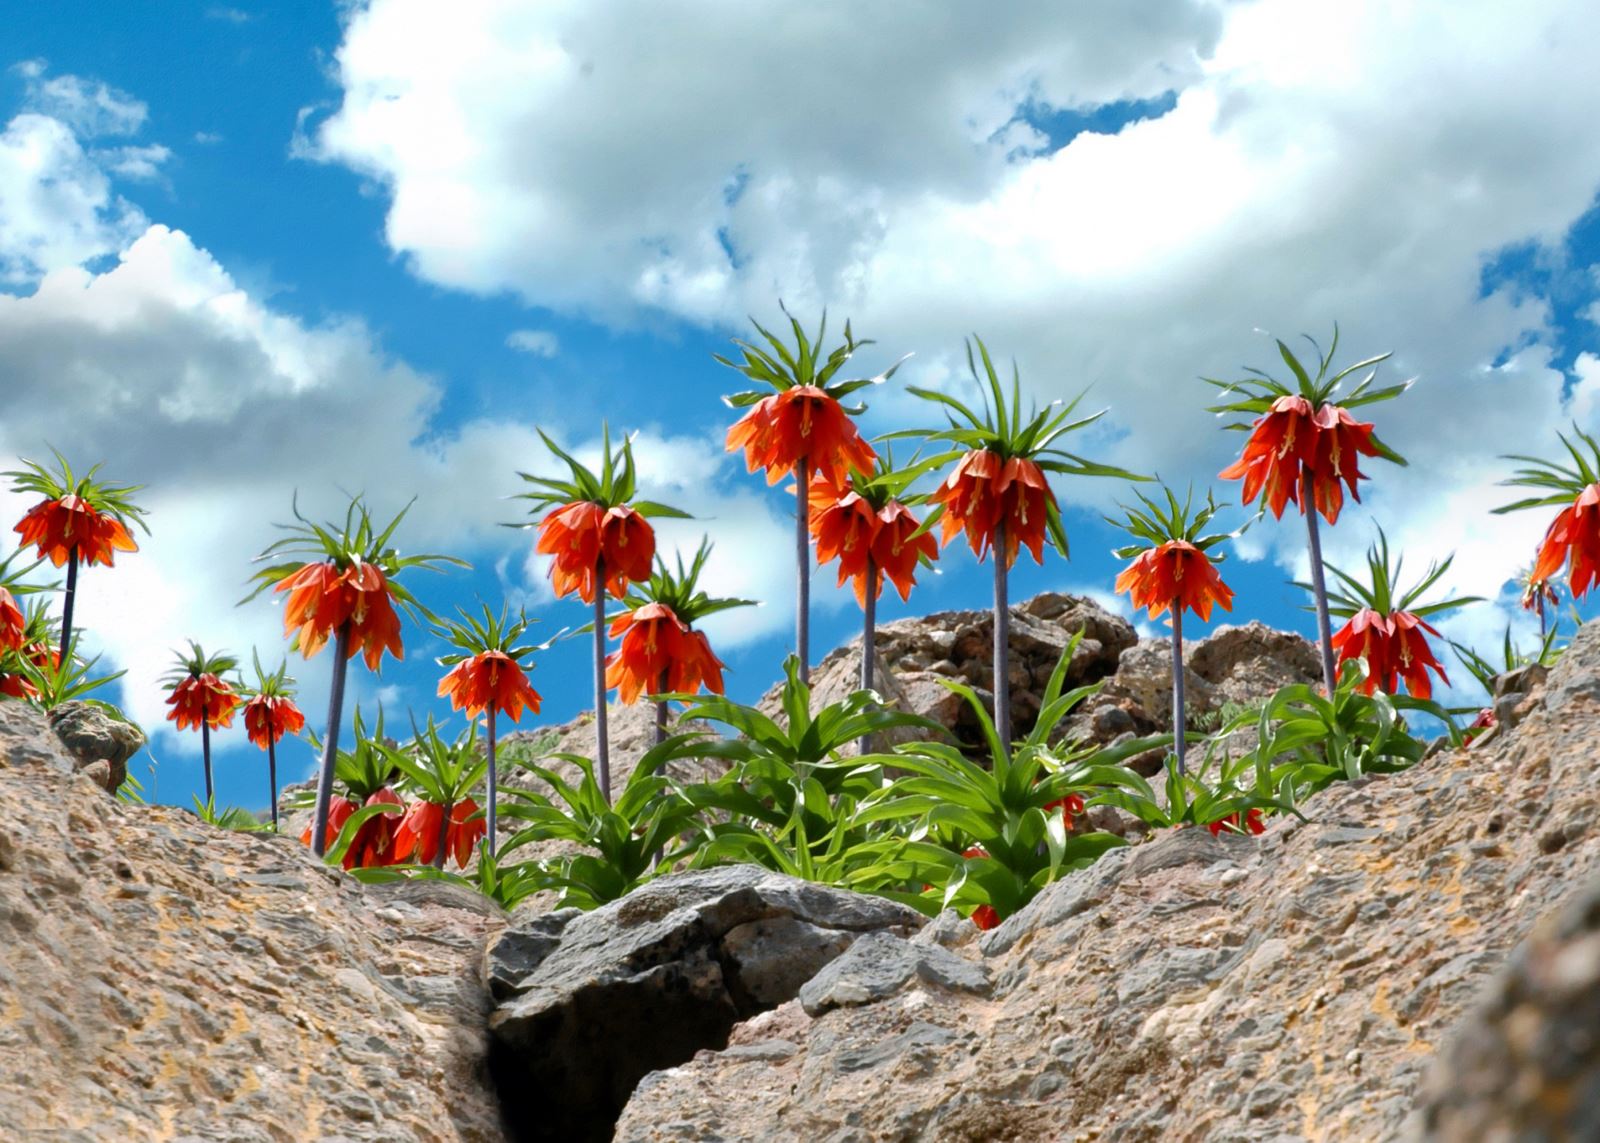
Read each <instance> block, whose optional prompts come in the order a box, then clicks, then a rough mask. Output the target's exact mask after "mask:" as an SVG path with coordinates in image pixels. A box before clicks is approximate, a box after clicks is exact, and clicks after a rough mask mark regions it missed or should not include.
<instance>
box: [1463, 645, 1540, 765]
mask: <svg viewBox="0 0 1600 1143" xmlns="http://www.w3.org/2000/svg"><path fill="white" fill-rule="evenodd" d="M1449 642H1450V649H1451V650H1452V651H1454V652H1455V653H1456V658H1457V659H1458V660H1459V661H1460V663H1461V665H1462V666H1463V667H1465V668H1466V669H1467V673H1468V674H1469V675H1471V676H1472V677H1473V678H1474V679H1476V680H1477V681H1478V685H1479V686H1481V687H1482V688H1483V691H1484V694H1485V695H1487V696H1488V699H1489V705H1487V706H1484V707H1479V708H1476V711H1475V713H1476V717H1475V718H1474V719H1473V721H1472V724H1471V725H1470V726H1468V727H1467V730H1466V739H1467V744H1468V745H1471V744H1472V742H1473V741H1474V740H1475V739H1476V738H1477V737H1478V735H1480V734H1482V733H1483V732H1484V731H1486V730H1488V729H1489V728H1490V727H1491V726H1493V725H1495V714H1494V698H1495V687H1496V685H1497V683H1498V680H1499V679H1500V678H1501V676H1503V675H1509V674H1511V673H1512V672H1513V671H1518V670H1521V669H1522V668H1523V667H1527V666H1532V665H1535V664H1537V665H1538V666H1541V667H1553V666H1555V663H1556V660H1557V659H1559V658H1560V657H1561V648H1559V647H1557V646H1556V632H1555V631H1554V630H1545V631H1541V632H1540V637H1539V646H1538V648H1537V649H1536V650H1534V651H1532V652H1525V651H1523V650H1522V649H1521V648H1520V647H1518V646H1517V645H1516V644H1515V643H1514V642H1512V639H1511V625H1510V624H1509V623H1508V624H1506V632H1505V638H1504V640H1503V641H1502V643H1501V645H1500V655H1499V658H1498V659H1497V660H1491V659H1488V658H1485V657H1484V656H1483V655H1480V654H1479V653H1478V652H1477V651H1475V650H1473V649H1472V648H1471V647H1467V646H1463V645H1462V644H1460V643H1457V642H1456V641H1455V640H1453V639H1452V640H1450V641H1449ZM1450 713H1451V714H1472V713H1474V708H1472V707H1462V708H1452V709H1451V711H1450Z"/></svg>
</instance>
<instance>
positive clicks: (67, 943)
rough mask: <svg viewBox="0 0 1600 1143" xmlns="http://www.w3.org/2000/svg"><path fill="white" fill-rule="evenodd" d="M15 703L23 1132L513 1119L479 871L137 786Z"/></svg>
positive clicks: (199, 1133) (11, 729)
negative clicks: (391, 881)
mask: <svg viewBox="0 0 1600 1143" xmlns="http://www.w3.org/2000/svg"><path fill="white" fill-rule="evenodd" d="M73 769H74V760H73V758H72V757H71V756H70V755H69V754H68V753H67V752H66V751H65V750H63V749H62V748H60V746H59V745H58V744H57V741H56V739H55V738H54V736H53V735H52V734H51V733H50V730H49V728H48V726H47V724H46V723H45V720H44V719H43V718H42V717H41V716H39V715H37V714H35V713H34V712H33V711H32V710H30V709H29V708H27V707H26V706H24V705H23V704H21V703H17V702H0V1124H3V1125H4V1128H3V1130H0V1135H4V1136H5V1137H6V1138H15V1139H46V1138H47V1139H60V1140H63V1141H66V1140H83V1141H86V1143H87V1141H91V1140H101V1139H165V1138H182V1139H194V1140H230V1141H232V1140H248V1141H254V1140H260V1141H264V1143H265V1141H272V1143H277V1141H281V1140H287V1139H345V1140H393V1139H433V1140H495V1139H499V1138H501V1137H502V1136H501V1130H500V1123H499V1114H498V1109H497V1106H496V1103H495V1099H494V1096H493V1093H492V1091H491V1089H490V1087H489V1084H488V1082H487V1068H486V1065H485V1057H486V1051H487V1037H486V1033H485V1027H484V1025H485V1022H486V1019H487V1015H488V998H487V995H486V993H485V991H484V989H483V986H482V982H481V976H480V973H481V966H480V958H481V950H482V948H483V944H484V941H485V940H486V939H487V938H488V937H489V936H490V935H491V934H493V933H495V932H497V931H498V930H499V929H500V928H501V927H502V925H503V924H504V920H503V918H502V916H501V914H500V912H499V910H498V909H497V908H496V907H495V906H493V905H492V904H490V903H488V902H487V901H486V900H485V899H484V898H482V897H481V896H479V895H477V894H476V893H473V892H471V891H468V890H465V889H455V888H452V887H450V886H444V885H439V884H437V883H434V884H429V883H426V882H418V883H415V884H412V885H407V886H403V887H397V888H387V889H379V888H363V887H362V886H361V885H360V884H358V883H357V882H355V881H354V880H352V879H351V878H349V877H346V876H344V875H343V874H341V873H339V872H337V871H334V870H330V869H327V868H326V867H324V866H322V865H320V864H319V863H317V862H316V861H315V860H313V859H312V858H311V857H310V855H309V854H308V853H307V852H306V851H305V850H303V849H302V848H301V847H300V846H298V845H296V844H295V843H294V842H293V841H291V840H290V839H288V838H282V837H271V836H266V835H261V834H245V833H232V832H228V831H224V830H218V829H212V828H210V827H208V826H205V825H203V824H202V823H201V822H199V821H198V820H197V819H196V818H195V817H194V815H193V814H190V813H188V812H187V811H184V810H179V809H176V808H171V807H161V806H154V807H152V806H136V805H126V804H124V803H121V802H118V801H114V800H113V799H111V798H109V797H107V796H106V793H105V791H104V790H103V789H102V788H101V786H100V785H98V784H96V782H95V781H93V780H91V779H90V778H88V777H86V776H84V775H82V774H78V775H74V773H73Z"/></svg>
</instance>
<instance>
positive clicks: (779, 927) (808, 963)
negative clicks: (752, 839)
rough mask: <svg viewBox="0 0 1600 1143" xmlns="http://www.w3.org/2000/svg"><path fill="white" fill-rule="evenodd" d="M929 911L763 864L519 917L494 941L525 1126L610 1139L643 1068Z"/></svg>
mask: <svg viewBox="0 0 1600 1143" xmlns="http://www.w3.org/2000/svg"><path fill="white" fill-rule="evenodd" d="M922 923H923V917H922V915H921V914H919V913H917V912H916V911H915V910H913V909H911V908H908V907H906V906H904V905H899V904H896V903H895V902H893V901H888V900H885V899H883V898H881V897H866V896H862V895H860V894H856V893H849V892H846V891H844V890H840V889H831V888H828V887H826V886H821V885H814V884H811V883H809V882H806V881H800V880H797V879H795V878H792V877H785V876H783V875H781V874H777V873H772V872H769V871H768V870H765V869H758V868H756V867H754V866H725V867H722V868H717V869H707V870H699V871H694V872H688V873H678V874H672V875H670V876H667V877H663V878H661V879H659V880H657V881H652V882H650V883H649V884H647V885H645V886H644V887H643V888H641V889H638V890H635V891H634V892H633V893H631V894H629V895H628V896H627V897H625V898H623V899H622V900H620V901H615V902H612V903H611V904H609V905H605V906H603V907H601V908H599V909H596V910H594V911H593V912H591V913H585V914H580V915H577V916H570V917H559V916H556V915H551V916H546V917H533V918H530V919H528V920H527V921H526V922H519V923H518V924H515V925H513V926H512V928H511V929H509V930H508V931H507V932H506V934H505V935H504V936H502V937H501V938H500V940H499V942H498V943H497V944H496V945H495V946H494V947H493V948H491V949H490V951H489V961H490V965H491V969H490V974H491V977H492V978H493V979H494V980H495V982H496V984H495V987H496V990H497V993H498V994H500V995H503V996H505V997H506V998H505V999H504V1000H502V1001H501V1003H500V1006H499V1007H498V1008H497V1009H496V1011H495V1013H494V1015H493V1016H492V1017H491V1019H490V1028H491V1030H492V1033H493V1036H494V1041H495V1051H494V1070H495V1077H496V1081H497V1083H498V1085H499V1089H500V1092H501V1095H502V1098H503V1099H504V1102H505V1107H506V1113H507V1119H508V1122H509V1124H510V1125H511V1128H512V1130H513V1132H514V1133H515V1134H516V1135H517V1137H518V1138H521V1139H550V1140H562V1141H568V1140H573V1141H582V1140H590V1139H594V1140H605V1139H609V1138H611V1128H612V1124H613V1123H614V1122H615V1120H616V1116H617V1113H618V1112H619V1111H620V1110H621V1109H622V1106H623V1104H624V1102H626V1100H627V1098H628V1096H629V1094H630V1093H631V1092H632V1091H633V1089H634V1086H635V1085H636V1084H637V1083H638V1082H639V1080H640V1078H641V1077H643V1076H644V1075H646V1074H647V1073H649V1072H651V1071H654V1070H657V1069H659V1068H667V1067H672V1066H673V1065H676V1064H680V1063H683V1062H684V1061H686V1060H688V1059H689V1058H690V1057H691V1056H692V1055H693V1054H694V1053H695V1051H697V1050H699V1049H702V1048H721V1047H722V1046H724V1044H725V1043H726V1041H727V1035H728V1030H729V1029H730V1028H732V1027H733V1025H734V1024H735V1023H736V1022H737V1021H739V1020H741V1019H744V1018H747V1017H750V1016H753V1015H755V1014H757V1013H758V1012H762V1011H765V1010H767V1009H769V1008H772V1007H774V1006H776V1005H779V1004H782V1003H784V1002H785V1001H788V1000H790V999H792V998H793V997H794V996H795V994H796V993H797V992H799V991H800V989H801V986H802V985H804V984H805V983H806V982H807V981H808V980H810V979H811V978H812V977H813V976H814V975H816V973H817V972H818V971H819V970H822V969H823V968H824V966H826V965H828V964H829V962H830V961H833V960H834V959H835V958H836V957H839V956H840V954H842V953H845V952H846V950H848V949H850V948H851V945H852V944H853V943H854V942H856V941H857V940H858V939H860V938H862V937H863V935H864V934H872V935H873V937H874V939H885V940H888V939H898V937H900V936H904V935H909V934H911V933H913V932H915V931H916V930H917V929H918V928H920V927H921V925H922ZM878 934H883V936H881V937H879V936H878ZM552 936H553V937H554V941H555V943H554V945H553V947H552V945H551V938H552ZM900 943H901V944H904V943H905V942H903V941H901V942H900ZM922 951H923V952H924V953H929V952H931V953H935V954H943V955H945V956H949V955H951V954H947V953H945V950H943V949H932V950H928V949H924V950H922Z"/></svg>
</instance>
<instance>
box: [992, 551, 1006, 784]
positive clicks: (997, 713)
mask: <svg viewBox="0 0 1600 1143" xmlns="http://www.w3.org/2000/svg"><path fill="white" fill-rule="evenodd" d="M989 546H990V553H989V554H990V555H992V556H993V557H994V732H995V735H996V737H998V738H999V739H1000V749H1002V750H1004V751H1005V753H1006V757H1007V758H1010V757H1011V606H1010V604H1009V602H1008V601H1007V599H1006V522H1005V520H1003V519H1002V520H1000V521H998V522H997V523H996V524H995V529H994V539H993V541H991V543H990V545H989ZM995 761H996V762H998V761H1000V760H999V759H995Z"/></svg>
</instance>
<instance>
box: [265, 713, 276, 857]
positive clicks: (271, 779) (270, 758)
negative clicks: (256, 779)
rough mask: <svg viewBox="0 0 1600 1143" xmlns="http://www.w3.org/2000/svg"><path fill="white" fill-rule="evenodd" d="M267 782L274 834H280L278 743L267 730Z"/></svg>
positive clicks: (269, 729)
mask: <svg viewBox="0 0 1600 1143" xmlns="http://www.w3.org/2000/svg"><path fill="white" fill-rule="evenodd" d="M267 782H268V784H269V785H271V787H272V832H273V833H277V832H278V741H277V739H275V738H273V737H272V730H271V728H270V727H269V728H268V730H267Z"/></svg>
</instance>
